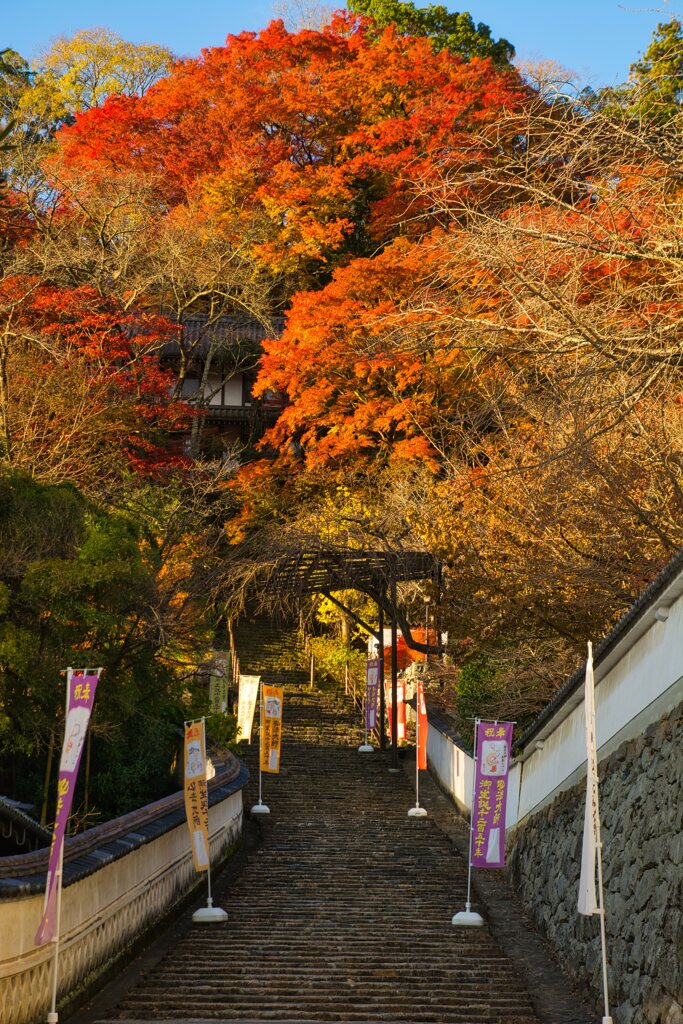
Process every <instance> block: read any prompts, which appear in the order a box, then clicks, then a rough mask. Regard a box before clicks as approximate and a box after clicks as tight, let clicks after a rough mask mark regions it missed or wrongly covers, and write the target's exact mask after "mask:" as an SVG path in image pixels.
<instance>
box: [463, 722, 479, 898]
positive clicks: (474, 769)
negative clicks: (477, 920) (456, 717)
mask: <svg viewBox="0 0 683 1024" xmlns="http://www.w3.org/2000/svg"><path fill="white" fill-rule="evenodd" d="M479 722H480V719H479V718H475V720H474V762H473V764H472V798H471V800H470V850H469V854H468V855H467V902H466V903H465V910H467V911H468V912H469V911H470V910H471V909H472V902H471V895H472V840H473V837H474V795H475V783H476V777H477V761H478V760H479Z"/></svg>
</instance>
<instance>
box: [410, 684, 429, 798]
mask: <svg viewBox="0 0 683 1024" xmlns="http://www.w3.org/2000/svg"><path fill="white" fill-rule="evenodd" d="M408 817H409V818H426V817H427V812H426V810H425V809H424V807H420V681H419V679H418V681H417V682H416V683H415V806H414V807H411V808H410V810H409V811H408Z"/></svg>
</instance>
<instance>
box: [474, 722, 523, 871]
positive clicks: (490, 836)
mask: <svg viewBox="0 0 683 1024" xmlns="http://www.w3.org/2000/svg"><path fill="white" fill-rule="evenodd" d="M512 729H513V723H512V722H479V723H478V725H477V736H476V750H477V760H476V772H475V780H474V804H473V807H472V828H473V833H472V867H474V868H502V867H504V866H505V806H506V802H507V788H508V773H509V769H510V749H511V746H512Z"/></svg>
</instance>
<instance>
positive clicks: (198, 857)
mask: <svg viewBox="0 0 683 1024" xmlns="http://www.w3.org/2000/svg"><path fill="white" fill-rule="evenodd" d="M185 813H186V814H187V827H188V828H189V830H190V842H191V844H192V856H193V858H194V869H195V871H206V870H207V869H208V867H209V799H208V792H207V788H206V742H205V739H204V720H203V719H202V720H201V721H199V722H189V723H186V724H185Z"/></svg>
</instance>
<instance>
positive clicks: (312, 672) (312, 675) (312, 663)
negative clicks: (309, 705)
mask: <svg viewBox="0 0 683 1024" xmlns="http://www.w3.org/2000/svg"><path fill="white" fill-rule="evenodd" d="M314 687H315V655H314V653H313V648H311V689H313V688H314Z"/></svg>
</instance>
